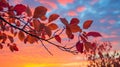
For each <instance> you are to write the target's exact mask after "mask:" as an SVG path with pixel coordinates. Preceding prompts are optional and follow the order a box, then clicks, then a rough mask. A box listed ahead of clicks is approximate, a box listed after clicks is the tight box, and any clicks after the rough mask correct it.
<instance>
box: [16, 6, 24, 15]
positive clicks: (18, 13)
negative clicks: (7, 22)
mask: <svg viewBox="0 0 120 67" xmlns="http://www.w3.org/2000/svg"><path fill="white" fill-rule="evenodd" d="M14 10H15V11H16V12H17V15H21V14H22V12H25V11H26V6H25V5H22V4H17V5H16V6H15V7H14Z"/></svg>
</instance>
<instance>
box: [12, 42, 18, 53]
mask: <svg viewBox="0 0 120 67" xmlns="http://www.w3.org/2000/svg"><path fill="white" fill-rule="evenodd" d="M13 49H14V51H19V49H18V47H17V46H16V44H15V43H14V44H13Z"/></svg>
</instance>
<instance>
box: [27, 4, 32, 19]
mask: <svg viewBox="0 0 120 67" xmlns="http://www.w3.org/2000/svg"><path fill="white" fill-rule="evenodd" d="M26 13H27V15H28V16H29V17H30V16H32V11H31V9H30V7H29V6H27V8H26Z"/></svg>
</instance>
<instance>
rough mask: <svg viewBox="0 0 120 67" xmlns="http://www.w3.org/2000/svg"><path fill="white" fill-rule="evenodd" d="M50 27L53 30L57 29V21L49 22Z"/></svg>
mask: <svg viewBox="0 0 120 67" xmlns="http://www.w3.org/2000/svg"><path fill="white" fill-rule="evenodd" d="M48 27H49V28H50V29H51V30H56V29H57V28H58V26H57V25H56V24H55V23H51V24H49V25H48Z"/></svg>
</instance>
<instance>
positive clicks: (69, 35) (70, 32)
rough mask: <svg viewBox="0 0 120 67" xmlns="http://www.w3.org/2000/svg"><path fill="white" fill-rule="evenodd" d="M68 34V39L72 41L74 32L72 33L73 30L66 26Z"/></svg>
mask: <svg viewBox="0 0 120 67" xmlns="http://www.w3.org/2000/svg"><path fill="white" fill-rule="evenodd" d="M66 34H67V36H68V38H70V39H71V37H72V36H73V35H72V31H71V29H70V27H69V26H66Z"/></svg>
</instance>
